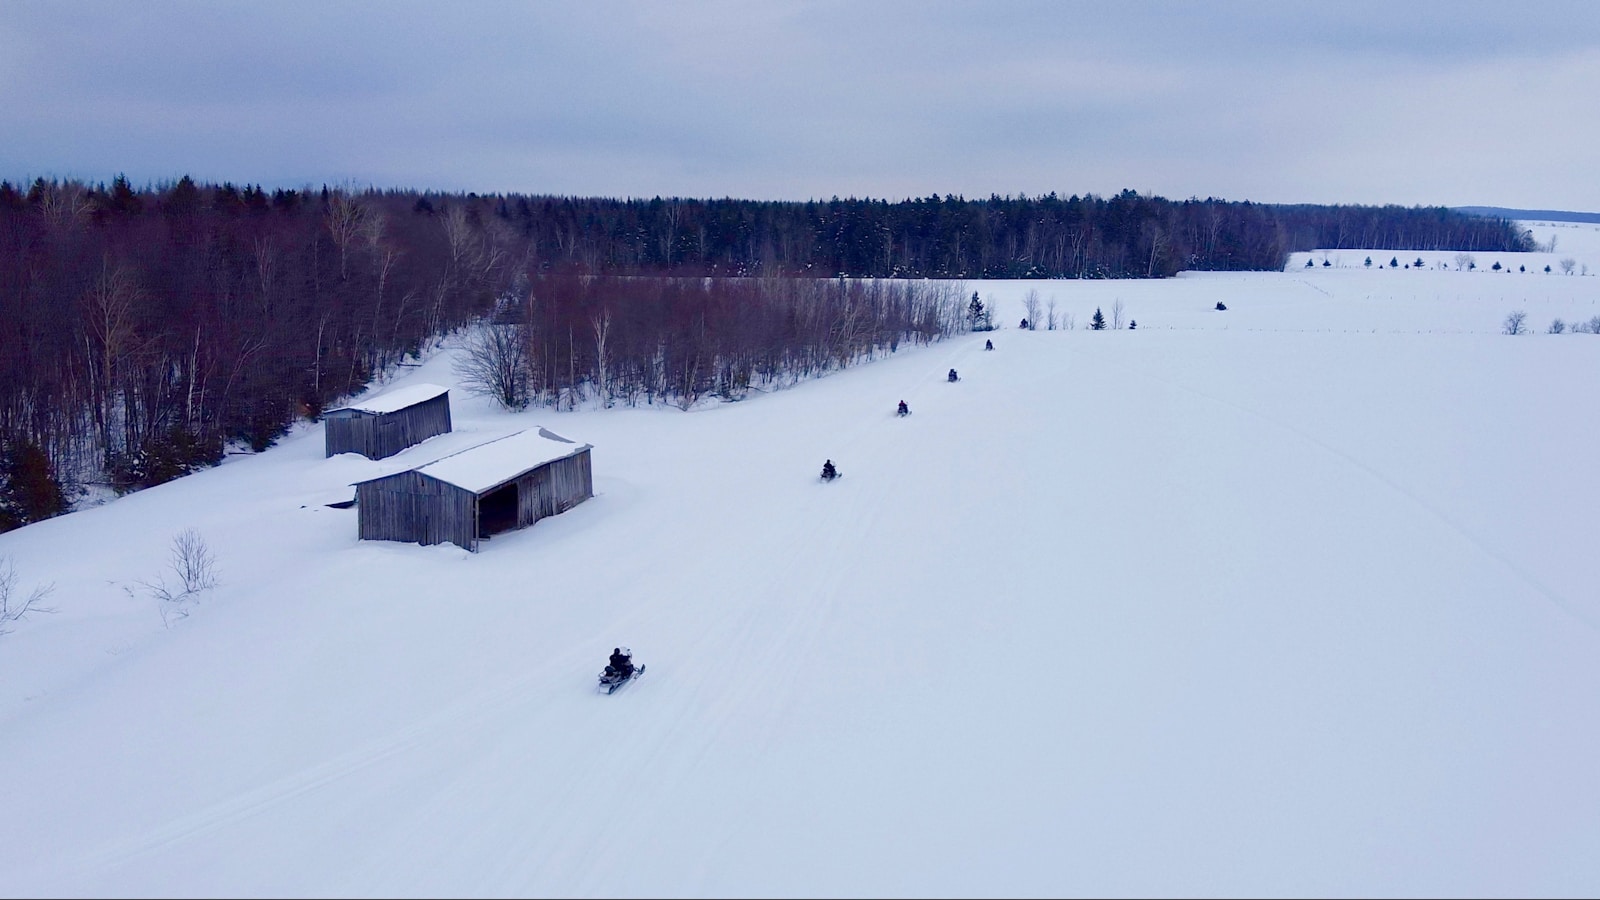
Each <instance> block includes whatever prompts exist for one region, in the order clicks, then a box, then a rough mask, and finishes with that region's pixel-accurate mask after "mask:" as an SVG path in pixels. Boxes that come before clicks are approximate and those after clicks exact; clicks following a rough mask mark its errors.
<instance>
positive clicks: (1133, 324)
mask: <svg viewBox="0 0 1600 900" xmlns="http://www.w3.org/2000/svg"><path fill="white" fill-rule="evenodd" d="M1138 327H1139V323H1138V322H1135V321H1134V320H1132V319H1129V320H1128V330H1129V331H1132V330H1134V329H1135V328H1138Z"/></svg>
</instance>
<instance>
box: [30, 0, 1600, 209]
mask: <svg viewBox="0 0 1600 900" xmlns="http://www.w3.org/2000/svg"><path fill="white" fill-rule="evenodd" d="M0 128H3V132H0V134H3V137H0V177H3V178H8V179H11V180H13V181H23V180H31V179H32V178H34V177H38V176H45V177H73V178H81V179H86V180H90V181H109V180H110V178H111V177H112V176H114V175H116V174H117V173H119V172H123V173H126V174H127V175H128V176H129V178H130V179H132V180H133V182H134V183H135V184H140V185H143V184H149V183H158V182H165V181H170V180H173V179H176V178H177V177H178V176H180V175H183V174H190V175H193V176H194V177H195V178H197V179H199V180H202V181H216V182H220V181H232V182H235V183H238V184H245V183H258V184H262V185H264V186H266V187H269V188H271V187H298V186H302V185H306V184H312V185H318V186H320V185H322V184H332V185H346V186H357V187H365V186H369V185H371V186H376V187H411V188H433V189H439V190H475V191H480V192H500V191H516V192H524V193H539V194H576V195H602V196H613V197H624V196H632V197H651V196H656V195H660V196H674V195H676V196H685V197H723V196H733V197H748V198H759V199H793V200H804V199H809V198H819V199H825V198H827V197H830V196H833V195H838V196H841V197H844V196H857V197H861V196H870V197H877V198H887V199H891V200H893V199H902V198H905V197H911V196H927V195H929V194H940V195H943V194H962V195H965V196H967V197H986V196H988V195H989V194H991V193H997V194H1018V193H1025V194H1029V195H1035V194H1043V193H1047V192H1049V191H1056V192H1058V193H1061V194H1074V193H1077V194H1083V193H1095V194H1102V195H1103V194H1111V193H1115V192H1117V191H1119V190H1121V189H1123V188H1133V189H1134V190H1137V191H1140V192H1141V193H1156V194H1160V195H1163V196H1166V197H1169V198H1174V199H1182V198H1186V197H1191V196H1194V197H1206V196H1215V197H1222V198H1227V199H1232V200H1254V201H1259V202H1315V203H1399V204H1404V205H1415V204H1425V205H1435V204H1439V205H1447V206H1457V205H1497V206H1510V207H1522V208H1556V209H1574V210H1587V211H1600V166H1597V165H1596V162H1597V160H1600V146H1597V145H1600V3H1595V2H1593V0H1543V2H1541V3H1538V4H1530V5H1527V6H1523V5H1522V4H1515V3H1508V2H1505V0H1495V2H1480V0H1437V2H1434V0H1428V2H1416V0H1406V2H1398V3H1397V2H1393V0H1386V2H1350V0H1342V2H1330V0H1324V2H1322V3H1317V4H1307V5H1300V4H1296V3H1290V2H1283V0H1279V2H1241V0H1212V2H1208V3H1200V2H1187V3H1140V2H1124V3H1115V2H1112V0H1098V2H1093V3H1077V2H1066V0H1058V2H1009V0H987V2H981V3H976V2H975V3H948V2H930V0H885V2H873V0H844V2H833V0H826V2H797V0H760V2H751V3H733V2H701V0H693V2H686V0H670V2H669V0H657V2H634V3H611V2H596V0H581V2H570V3H535V2H524V3H497V2H482V0H457V2H453V3H446V2H444V0H438V2H430V3H403V2H385V3H340V2H335V0H314V2H301V0H270V2H250V3H226V2H204V3H179V2H165V0H144V2H137V3H135V2H125V0H119V2H115V3H79V2H67V0H0Z"/></svg>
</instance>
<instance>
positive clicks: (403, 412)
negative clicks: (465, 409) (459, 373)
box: [322, 384, 450, 459]
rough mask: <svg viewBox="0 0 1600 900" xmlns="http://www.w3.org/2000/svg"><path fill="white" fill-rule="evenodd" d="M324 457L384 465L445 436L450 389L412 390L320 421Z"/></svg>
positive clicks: (432, 386)
mask: <svg viewBox="0 0 1600 900" xmlns="http://www.w3.org/2000/svg"><path fill="white" fill-rule="evenodd" d="M322 420H323V426H322V427H323V437H324V442H325V448H324V451H325V452H324V453H323V455H324V456H333V455H334V454H337V453H359V454H361V455H362V456H365V457H366V458H368V459H385V458H387V457H390V456H393V455H395V454H396V453H399V452H400V451H401V450H404V449H406V448H407V447H410V446H413V445H415V444H420V443H422V442H423V441H425V440H427V439H428V438H431V437H433V436H434V435H436V434H445V433H447V432H449V431H450V389H449V388H446V387H440V386H439V385H437V384H413V385H408V386H406V387H403V388H397V389H395V390H392V391H389V392H387V393H384V394H379V395H378V396H376V397H373V398H371V399H369V400H363V401H361V402H360V403H353V404H351V405H349V406H345V407H340V408H339V409H335V410H330V411H328V412H326V413H323V415H322Z"/></svg>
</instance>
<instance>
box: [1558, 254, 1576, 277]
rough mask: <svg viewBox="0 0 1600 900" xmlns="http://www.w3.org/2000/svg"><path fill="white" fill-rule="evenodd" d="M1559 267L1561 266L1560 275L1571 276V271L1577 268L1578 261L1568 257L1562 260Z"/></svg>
mask: <svg viewBox="0 0 1600 900" xmlns="http://www.w3.org/2000/svg"><path fill="white" fill-rule="evenodd" d="M1559 265H1560V266H1561V274H1563V275H1571V274H1572V270H1573V269H1575V268H1577V267H1578V261H1577V260H1575V259H1573V258H1572V257H1570V256H1569V257H1567V258H1566V259H1563V260H1562V261H1561V262H1560V263H1559Z"/></svg>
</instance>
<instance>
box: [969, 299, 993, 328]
mask: <svg viewBox="0 0 1600 900" xmlns="http://www.w3.org/2000/svg"><path fill="white" fill-rule="evenodd" d="M987 315H988V311H987V310H985V309H984V308H983V301H982V300H979V299H978V292H977V291H973V292H972V302H971V303H968V304H967V321H968V322H969V323H971V325H972V330H973V331H984V330H986V329H984V327H983V325H984V321H985V320H986V317H987Z"/></svg>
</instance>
